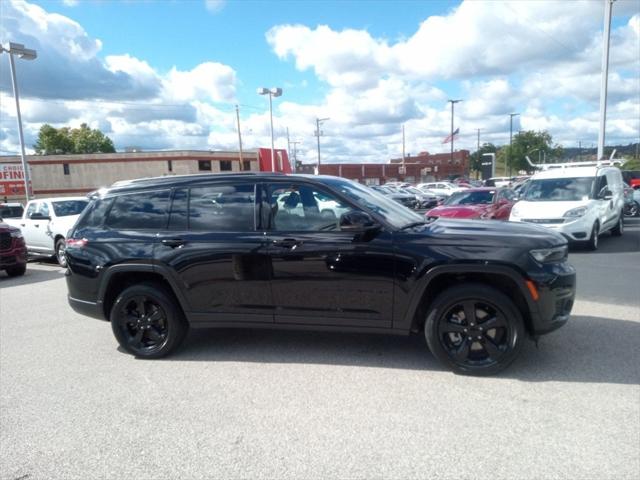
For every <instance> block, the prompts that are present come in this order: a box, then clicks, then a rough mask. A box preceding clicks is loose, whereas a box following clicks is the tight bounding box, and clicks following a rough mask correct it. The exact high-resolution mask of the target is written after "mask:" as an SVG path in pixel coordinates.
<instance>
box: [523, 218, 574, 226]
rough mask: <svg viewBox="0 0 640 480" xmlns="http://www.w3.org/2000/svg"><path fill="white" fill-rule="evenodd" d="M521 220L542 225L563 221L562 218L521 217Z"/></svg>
mask: <svg viewBox="0 0 640 480" xmlns="http://www.w3.org/2000/svg"><path fill="white" fill-rule="evenodd" d="M522 221H523V222H529V223H539V224H542V225H554V224H558V223H564V218H523V219H522Z"/></svg>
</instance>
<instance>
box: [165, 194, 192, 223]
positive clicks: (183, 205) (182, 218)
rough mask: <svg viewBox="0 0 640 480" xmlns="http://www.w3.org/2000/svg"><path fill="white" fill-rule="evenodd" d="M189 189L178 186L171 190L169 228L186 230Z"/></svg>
mask: <svg viewBox="0 0 640 480" xmlns="http://www.w3.org/2000/svg"><path fill="white" fill-rule="evenodd" d="M188 209H189V190H187V189H186V188H179V189H177V190H176V191H175V192H173V202H172V203H171V214H170V215H169V230H186V229H187V228H189V217H188V215H187V212H188Z"/></svg>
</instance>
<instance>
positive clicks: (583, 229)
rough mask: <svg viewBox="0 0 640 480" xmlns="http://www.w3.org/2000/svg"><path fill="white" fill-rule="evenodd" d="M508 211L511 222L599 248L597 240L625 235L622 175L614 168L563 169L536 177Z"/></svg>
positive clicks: (548, 171)
mask: <svg viewBox="0 0 640 480" xmlns="http://www.w3.org/2000/svg"><path fill="white" fill-rule="evenodd" d="M519 198H520V201H519V202H518V203H516V204H515V205H514V207H513V208H512V209H511V216H510V218H509V219H510V220H511V221H512V222H529V223H535V224H537V225H542V226H544V227H547V228H550V229H553V230H556V231H558V232H560V233H562V234H563V235H564V236H565V237H566V238H567V239H568V240H569V241H571V242H582V243H586V245H587V246H588V247H589V248H590V249H591V250H596V249H597V248H598V237H599V236H600V235H602V234H603V233H605V232H608V231H611V233H612V234H613V235H615V236H620V235H622V234H623V233H624V215H623V208H624V192H623V183H622V175H621V173H620V170H619V169H618V168H616V167H609V166H606V167H572V166H570V164H566V166H565V167H561V168H553V169H550V170H545V171H542V172H539V173H536V174H535V175H534V176H533V177H531V179H529V183H528V184H527V186H526V188H525V190H524V192H523V193H522V195H521V196H520V197H519Z"/></svg>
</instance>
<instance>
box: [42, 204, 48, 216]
mask: <svg viewBox="0 0 640 480" xmlns="http://www.w3.org/2000/svg"><path fill="white" fill-rule="evenodd" d="M40 213H41V214H42V215H44V216H45V217H48V216H49V205H47V202H41V203H40Z"/></svg>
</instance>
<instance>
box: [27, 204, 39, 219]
mask: <svg viewBox="0 0 640 480" xmlns="http://www.w3.org/2000/svg"><path fill="white" fill-rule="evenodd" d="M37 206H38V204H37V203H36V202H33V203H30V204H29V207H28V208H27V216H26V218H31V215H33V214H34V213H36V207H37Z"/></svg>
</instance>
